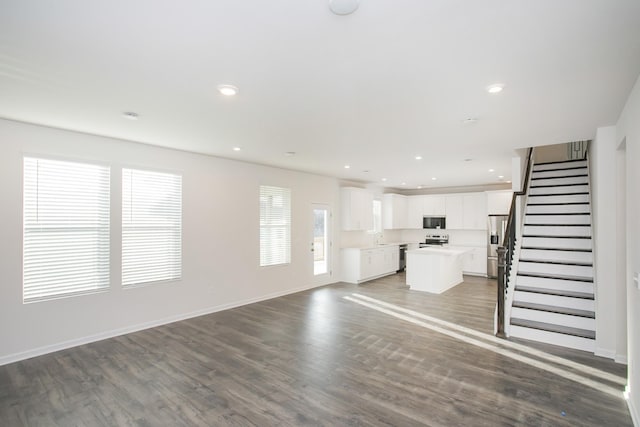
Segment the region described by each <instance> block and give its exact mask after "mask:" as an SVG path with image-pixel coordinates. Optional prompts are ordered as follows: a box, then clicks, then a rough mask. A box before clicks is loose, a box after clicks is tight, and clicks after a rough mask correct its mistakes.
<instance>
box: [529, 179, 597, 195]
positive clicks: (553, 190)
mask: <svg viewBox="0 0 640 427" xmlns="http://www.w3.org/2000/svg"><path fill="white" fill-rule="evenodd" d="M532 185H538V183H537V182H535V181H534V182H533V183H532ZM588 192H589V184H583V185H570V186H564V185H563V186H561V187H541V188H538V187H531V188H530V189H529V194H530V195H532V194H568V193H588Z"/></svg>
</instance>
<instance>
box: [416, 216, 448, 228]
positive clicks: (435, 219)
mask: <svg viewBox="0 0 640 427" xmlns="http://www.w3.org/2000/svg"><path fill="white" fill-rule="evenodd" d="M422 228H430V229H434V228H435V229H442V230H444V229H445V228H447V219H446V218H445V217H443V216H425V217H423V218H422Z"/></svg>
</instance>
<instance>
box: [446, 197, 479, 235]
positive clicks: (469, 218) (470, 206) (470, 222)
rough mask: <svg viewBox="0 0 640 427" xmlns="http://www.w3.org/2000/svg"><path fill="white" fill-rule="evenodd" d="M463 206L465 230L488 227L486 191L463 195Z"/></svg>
mask: <svg viewBox="0 0 640 427" xmlns="http://www.w3.org/2000/svg"><path fill="white" fill-rule="evenodd" d="M462 208H463V214H462V222H463V228H464V229H465V230H486V229H487V197H486V195H485V194H484V193H473V194H465V195H463V196H462ZM447 226H448V224H447Z"/></svg>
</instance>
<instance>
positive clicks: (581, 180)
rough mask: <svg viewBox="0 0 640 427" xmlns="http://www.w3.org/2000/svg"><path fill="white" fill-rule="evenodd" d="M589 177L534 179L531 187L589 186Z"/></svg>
mask: <svg viewBox="0 0 640 427" xmlns="http://www.w3.org/2000/svg"><path fill="white" fill-rule="evenodd" d="M588 183H589V177H588V176H575V177H563V178H542V179H532V180H531V185H566V184H588Z"/></svg>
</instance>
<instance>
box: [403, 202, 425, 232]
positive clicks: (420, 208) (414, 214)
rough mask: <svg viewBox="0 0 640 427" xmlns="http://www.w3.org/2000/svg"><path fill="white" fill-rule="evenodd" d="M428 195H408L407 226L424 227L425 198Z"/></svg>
mask: <svg viewBox="0 0 640 427" xmlns="http://www.w3.org/2000/svg"><path fill="white" fill-rule="evenodd" d="M425 197H426V196H409V197H407V199H408V200H407V228H419V229H422V217H423V216H424V198H425Z"/></svg>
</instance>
